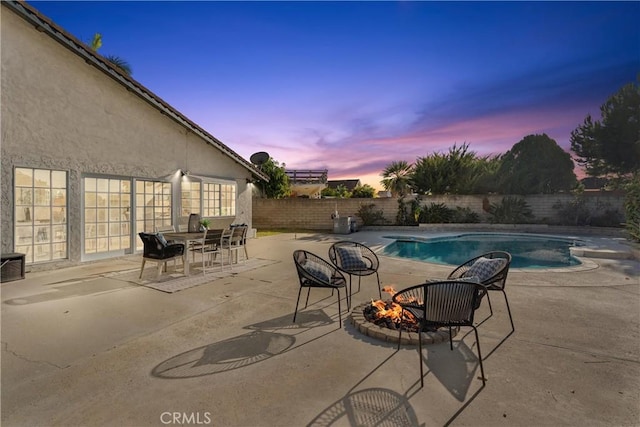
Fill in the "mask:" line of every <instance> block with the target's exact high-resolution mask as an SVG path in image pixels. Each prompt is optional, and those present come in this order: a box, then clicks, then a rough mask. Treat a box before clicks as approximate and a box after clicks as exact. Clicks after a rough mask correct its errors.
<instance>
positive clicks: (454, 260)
mask: <svg viewBox="0 0 640 427" xmlns="http://www.w3.org/2000/svg"><path fill="white" fill-rule="evenodd" d="M385 237H386V238H388V239H394V240H395V241H394V242H393V243H391V244H389V245H387V246H386V247H385V248H384V254H385V255H390V256H396V257H400V258H411V259H415V260H420V261H426V262H433V263H437V264H451V265H460V264H462V263H464V262H465V261H467V260H469V259H471V258H474V257H476V256H478V255H482V254H483V253H486V252H491V251H505V252H509V253H510V254H511V256H512V260H511V267H512V268H531V269H535V268H557V267H569V266H573V265H579V264H580V261H579V260H578V259H577V258H575V257H572V256H571V253H570V251H569V248H570V247H572V246H583V245H584V242H583V241H581V240H576V239H570V238H561V237H554V236H535V235H523V234H499V233H469V234H459V235H455V236H446V237H436V238H431V239H425V238H420V237H410V236H385Z"/></svg>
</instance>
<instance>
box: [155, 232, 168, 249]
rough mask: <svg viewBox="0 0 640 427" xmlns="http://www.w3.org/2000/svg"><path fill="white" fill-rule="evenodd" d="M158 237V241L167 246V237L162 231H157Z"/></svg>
mask: <svg viewBox="0 0 640 427" xmlns="http://www.w3.org/2000/svg"><path fill="white" fill-rule="evenodd" d="M156 237H157V238H158V241H159V242H160V243H162V246H167V239H165V238H164V236H163V235H162V233H156Z"/></svg>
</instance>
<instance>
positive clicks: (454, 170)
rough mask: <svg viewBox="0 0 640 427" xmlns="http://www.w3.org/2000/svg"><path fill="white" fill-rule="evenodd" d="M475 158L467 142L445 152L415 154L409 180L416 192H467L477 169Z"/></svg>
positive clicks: (471, 187)
mask: <svg viewBox="0 0 640 427" xmlns="http://www.w3.org/2000/svg"><path fill="white" fill-rule="evenodd" d="M477 163H478V158H477V157H476V154H475V153H474V152H472V151H469V145H468V144H467V143H464V144H462V146H460V147H458V146H456V144H454V145H453V147H451V148H449V152H448V153H446V154H443V153H433V154H431V155H429V156H427V157H419V158H418V160H417V161H416V163H415V166H414V167H413V173H412V176H411V182H412V183H413V187H414V189H415V190H416V191H417V192H418V193H419V194H469V193H471V192H472V189H473V186H474V183H475V178H476V177H477V173H478V165H477Z"/></svg>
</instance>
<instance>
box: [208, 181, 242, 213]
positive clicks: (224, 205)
mask: <svg viewBox="0 0 640 427" xmlns="http://www.w3.org/2000/svg"><path fill="white" fill-rule="evenodd" d="M203 185H204V188H203V191H202V204H203V212H202V215H203V216H205V217H216V216H234V215H235V214H236V185H235V183H233V184H231V183H213V182H205V183H203Z"/></svg>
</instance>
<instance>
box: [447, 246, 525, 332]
mask: <svg viewBox="0 0 640 427" xmlns="http://www.w3.org/2000/svg"><path fill="white" fill-rule="evenodd" d="M510 266H511V254H510V253H508V252H503V251H492V252H487V253H485V254H482V255H479V256H477V257H474V258H472V259H470V260H468V261H466V262H464V263H463V264H461V265H460V266H458V267H456V268H455V269H454V270H453V271H452V272H451V274H449V277H448V278H449V279H458V278H465V277H468V278H471V277H476V278H477V279H478V281H479V282H480V284H482V285H483V286H484V287H485V288H486V290H487V291H500V292H502V295H504V301H505V303H506V304H507V312H508V313H509V321H510V322H511V332H514V331H515V327H514V326H513V317H512V316H511V308H510V307H509V300H508V299H507V293H506V292H505V291H504V287H505V285H506V283H507V274H509V267H510ZM484 294H486V295H487V301H488V302H489V311H490V314H489V317H491V316H493V307H492V306H491V298H489V292H484V293H483V294H481V297H483V296H484ZM478 304H480V301H478Z"/></svg>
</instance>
